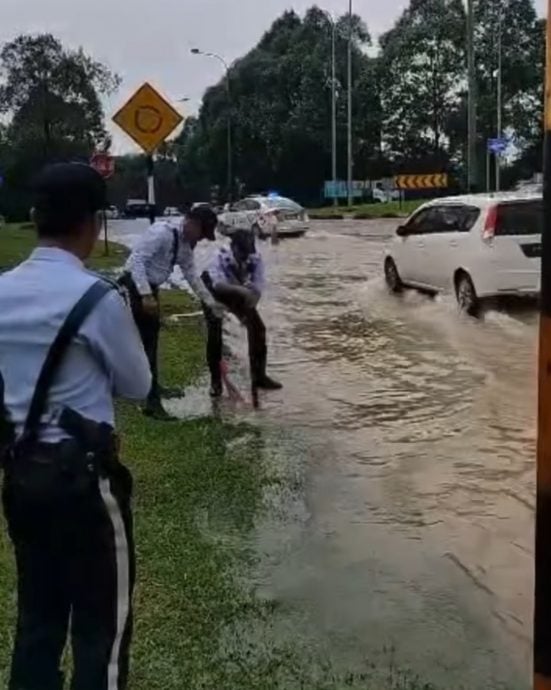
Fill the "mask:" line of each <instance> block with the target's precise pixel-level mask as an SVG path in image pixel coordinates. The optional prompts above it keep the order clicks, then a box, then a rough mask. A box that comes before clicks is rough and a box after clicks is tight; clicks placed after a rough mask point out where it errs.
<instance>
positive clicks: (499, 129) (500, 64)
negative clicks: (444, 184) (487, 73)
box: [496, 0, 503, 192]
mask: <svg viewBox="0 0 551 690" xmlns="http://www.w3.org/2000/svg"><path fill="white" fill-rule="evenodd" d="M498 12H499V14H498V26H497V138H498V139H501V137H502V134H503V123H502V118H503V105H502V104H503V95H502V93H503V4H502V0H499V10H498ZM500 189H501V153H496V192H499V191H500Z"/></svg>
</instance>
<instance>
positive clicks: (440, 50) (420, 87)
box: [380, 0, 466, 162]
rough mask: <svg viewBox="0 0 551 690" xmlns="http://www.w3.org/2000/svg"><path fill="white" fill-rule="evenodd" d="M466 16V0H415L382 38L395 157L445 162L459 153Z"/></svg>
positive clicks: (385, 101)
mask: <svg viewBox="0 0 551 690" xmlns="http://www.w3.org/2000/svg"><path fill="white" fill-rule="evenodd" d="M465 21H466V19H465V11H464V7H463V3H462V0H412V2H411V4H410V6H409V8H408V9H406V10H405V11H404V13H403V14H402V16H401V17H400V18H399V19H398V21H397V23H396V25H395V26H394V28H393V29H391V30H390V31H389V32H388V33H386V34H385V35H384V36H383V37H382V38H381V48H382V50H381V56H380V72H381V81H382V87H381V98H382V107H383V109H384V117H383V120H384V124H383V130H384V133H383V137H384V145H385V147H386V148H387V150H388V152H389V154H390V156H391V157H392V158H393V159H397V160H402V161H407V160H408V159H420V158H421V159H422V158H424V157H427V156H428V155H431V156H432V158H433V159H441V160H442V161H443V162H445V161H447V160H449V159H450V158H451V157H453V156H455V155H457V154H458V150H457V141H456V137H455V136H454V134H455V132H454V125H455V124H456V121H455V120H454V115H455V114H456V113H457V111H458V109H459V108H460V104H461V95H462V91H464V89H465V83H464V71H465ZM462 129H463V130H464V127H462Z"/></svg>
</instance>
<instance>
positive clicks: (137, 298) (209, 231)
mask: <svg viewBox="0 0 551 690" xmlns="http://www.w3.org/2000/svg"><path fill="white" fill-rule="evenodd" d="M217 223H218V219H217V217H216V214H215V213H214V211H212V210H211V209H210V208H209V207H207V206H198V207H196V208H194V209H191V210H189V211H188V213H187V215H186V216H184V219H183V221H181V222H180V223H179V224H178V225H177V226H173V225H171V224H170V223H168V222H166V221H159V222H157V223H155V224H153V225H152V226H151V227H150V228H149V229H148V230H147V231H146V232H145V234H144V235H143V236H142V237H141V238H140V240H139V241H138V243H137V244H136V245H135V247H134V248H133V250H132V253H131V255H130V257H129V259H128V261H127V264H126V270H125V273H124V275H123V276H122V278H121V281H120V282H121V285H123V286H124V287H125V288H126V289H127V290H128V292H129V295H130V304H131V307H132V313H133V314H134V319H135V321H136V324H137V326H138V330H139V331H140V335H141V337H142V341H143V345H144V348H145V352H146V354H147V357H148V359H149V363H150V366H151V373H152V377H153V383H152V386H151V391H150V392H149V396H148V398H147V404H146V407H145V409H144V412H145V414H147V415H148V416H151V417H154V418H156V419H159V420H169V419H171V417H170V416H169V415H168V414H167V413H166V411H165V410H164V408H163V406H162V404H161V394H162V393H163V390H162V389H161V387H160V386H159V377H158V363H157V360H158V354H157V353H158V344H159V332H160V327H161V319H160V303H159V288H160V286H161V285H163V283H166V282H167V280H168V279H169V278H170V276H171V274H172V272H173V270H174V267H175V266H176V265H178V266H180V268H181V270H182V273H183V275H184V278H185V279H186V281H187V282H188V284H189V285H190V287H191V289H192V290H193V291H194V292H195V294H196V295H197V297H198V298H199V299H200V300H201V301H202V302H203V303H205V304H207V305H208V307H209V308H210V309H211V310H212V312H213V313H215V314H218V315H221V314H222V313H223V307H222V306H221V305H219V304H217V302H216V300H215V299H214V298H213V296H212V295H211V293H210V292H209V291H208V290H207V288H206V287H205V285H204V284H203V282H202V280H201V278H200V277H199V276H198V275H197V271H196V269H195V261H194V255H193V252H194V249H195V246H196V245H197V243H198V242H200V241H201V240H203V239H206V240H209V241H210V242H213V241H214V240H215V239H216V237H215V229H216V225H217ZM169 395H170V393H169Z"/></svg>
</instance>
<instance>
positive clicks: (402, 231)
mask: <svg viewBox="0 0 551 690" xmlns="http://www.w3.org/2000/svg"><path fill="white" fill-rule="evenodd" d="M396 234H397V235H398V237H407V236H408V235H409V231H408V229H407V226H406V225H399V226H398V227H397V228H396Z"/></svg>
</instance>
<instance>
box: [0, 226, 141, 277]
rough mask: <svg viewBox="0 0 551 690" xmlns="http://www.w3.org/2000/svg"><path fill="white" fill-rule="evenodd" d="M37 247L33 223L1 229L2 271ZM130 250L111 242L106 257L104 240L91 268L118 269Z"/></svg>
mask: <svg viewBox="0 0 551 690" xmlns="http://www.w3.org/2000/svg"><path fill="white" fill-rule="evenodd" d="M35 245H36V234H35V231H34V226H33V224H32V223H23V224H9V225H3V226H1V227H0V271H5V270H7V269H10V268H13V267H14V266H16V265H17V264H19V263H21V261H24V260H25V259H26V258H27V257H28V256H29V254H30V253H31V251H32V250H33V249H34V247H35ZM127 255H128V250H127V249H126V248H125V247H123V246H122V245H120V244H117V243H115V242H109V255H108V256H105V248H104V244H103V240H102V241H101V242H98V244H97V246H96V248H95V250H94V253H93V254H92V256H91V257H90V261H89V262H88V263H89V266H90V268H92V269H93V270H95V271H105V270H110V269H114V268H118V267H119V266H121V265H122V264H123V263H124V260H125V258H126V256H127Z"/></svg>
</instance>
